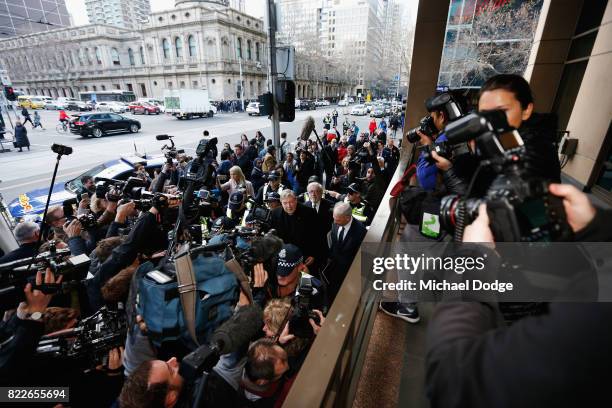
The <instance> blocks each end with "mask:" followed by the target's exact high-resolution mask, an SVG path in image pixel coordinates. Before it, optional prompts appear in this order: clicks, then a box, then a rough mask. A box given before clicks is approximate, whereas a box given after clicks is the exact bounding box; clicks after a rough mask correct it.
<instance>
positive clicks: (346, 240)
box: [323, 202, 367, 304]
mask: <svg viewBox="0 0 612 408" xmlns="http://www.w3.org/2000/svg"><path fill="white" fill-rule="evenodd" d="M333 219H334V223H333V226H332V228H331V231H330V232H329V234H328V240H327V241H328V245H329V262H328V265H327V267H326V269H325V270H324V272H323V275H324V279H325V280H326V281H327V283H328V296H329V300H330V304H331V302H333V300H334V298H335V297H336V294H337V293H338V291H339V290H340V286H342V282H343V281H344V278H345V277H346V274H347V272H348V270H349V268H350V267H351V264H352V263H353V259H354V258H355V255H357V251H358V250H359V246H360V245H361V241H363V238H364V237H365V235H366V232H367V230H366V227H365V226H364V225H363V224H362V223H361V222H359V221H357V220H356V219H354V218H353V215H352V209H351V206H350V204H348V203H345V202H338V203H336V205H335V206H334V210H333Z"/></svg>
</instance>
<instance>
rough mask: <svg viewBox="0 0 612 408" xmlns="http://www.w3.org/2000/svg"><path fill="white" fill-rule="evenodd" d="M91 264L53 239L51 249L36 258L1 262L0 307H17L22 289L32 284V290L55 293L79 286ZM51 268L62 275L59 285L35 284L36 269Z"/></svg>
mask: <svg viewBox="0 0 612 408" xmlns="http://www.w3.org/2000/svg"><path fill="white" fill-rule="evenodd" d="M90 263H91V261H90V259H89V257H88V256H87V255H85V254H82V255H77V256H71V254H70V250H69V249H55V244H54V242H53V241H51V243H50V250H49V251H48V252H43V253H41V254H39V255H38V256H36V257H35V258H25V259H19V260H16V261H13V262H8V263H5V264H2V265H0V310H8V309H13V308H15V307H17V305H18V304H19V302H22V301H24V300H25V297H24V293H23V289H24V288H25V286H26V285H27V284H28V283H32V289H38V290H40V291H42V292H44V293H47V294H54V293H58V292H61V291H63V290H65V289H68V288H71V287H74V286H75V285H78V284H79V283H80V282H81V280H82V279H83V278H85V275H86V274H87V271H88V269H89V264H90ZM47 268H50V269H51V271H52V272H53V273H54V274H56V275H57V274H59V275H65V278H64V281H63V282H62V283H61V284H54V283H43V284H41V285H36V284H35V275H36V272H38V271H45V270H46V269H47Z"/></svg>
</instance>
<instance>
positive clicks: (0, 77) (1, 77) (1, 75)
mask: <svg viewBox="0 0 612 408" xmlns="http://www.w3.org/2000/svg"><path fill="white" fill-rule="evenodd" d="M0 81H1V82H2V85H4V86H11V85H12V84H11V78H9V76H8V72H7V71H6V69H0Z"/></svg>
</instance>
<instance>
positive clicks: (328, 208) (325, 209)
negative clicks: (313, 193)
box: [304, 199, 334, 234]
mask: <svg viewBox="0 0 612 408" xmlns="http://www.w3.org/2000/svg"><path fill="white" fill-rule="evenodd" d="M304 205H305V206H306V207H309V208H312V209H313V210H314V208H313V207H312V201H306V202H305V203H304ZM333 209H334V205H333V204H332V203H331V202H330V201H328V200H325V199H323V200H321V204H319V212H317V220H318V222H319V224H320V225H321V229H322V231H323V233H324V234H327V233H328V232H329V230H330V229H331V227H332V223H333V221H334V217H333V215H332V211H333ZM315 212H316V210H315Z"/></svg>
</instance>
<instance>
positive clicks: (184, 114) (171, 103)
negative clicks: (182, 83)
mask: <svg viewBox="0 0 612 408" xmlns="http://www.w3.org/2000/svg"><path fill="white" fill-rule="evenodd" d="M164 106H165V110H166V114H171V115H172V116H175V117H177V118H178V119H191V118H203V117H205V116H206V117H209V118H211V117H212V116H213V115H214V114H215V113H217V108H215V107H214V106H213V105H212V104H211V103H210V100H209V99H208V91H207V90H205V89H166V90H164Z"/></svg>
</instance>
